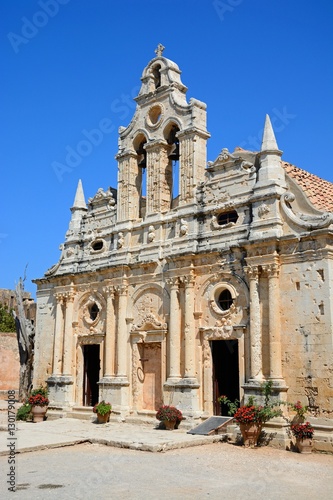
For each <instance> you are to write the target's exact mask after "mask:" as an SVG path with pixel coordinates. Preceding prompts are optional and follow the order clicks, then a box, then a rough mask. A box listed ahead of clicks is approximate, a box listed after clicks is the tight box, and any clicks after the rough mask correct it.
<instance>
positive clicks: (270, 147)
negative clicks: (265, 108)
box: [261, 115, 279, 151]
mask: <svg viewBox="0 0 333 500" xmlns="http://www.w3.org/2000/svg"><path fill="white" fill-rule="evenodd" d="M261 151H279V148H278V145H277V143H276V139H275V135H274V131H273V127H272V124H271V120H270V118H269V115H266V120H265V127H264V133H263V136H262V143H261Z"/></svg>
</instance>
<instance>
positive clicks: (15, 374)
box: [0, 333, 20, 399]
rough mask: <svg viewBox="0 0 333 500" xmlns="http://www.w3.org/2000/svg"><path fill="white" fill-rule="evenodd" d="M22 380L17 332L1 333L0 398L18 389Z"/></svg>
mask: <svg viewBox="0 0 333 500" xmlns="http://www.w3.org/2000/svg"><path fill="white" fill-rule="evenodd" d="M19 382H20V358H19V352H18V345H17V338H16V333H0V399H5V398H6V397H7V391H8V390H18V389H19Z"/></svg>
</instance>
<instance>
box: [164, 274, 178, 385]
mask: <svg viewBox="0 0 333 500" xmlns="http://www.w3.org/2000/svg"><path fill="white" fill-rule="evenodd" d="M168 284H169V285H170V320H169V332H168V339H169V346H168V347H169V376H168V381H167V382H168V383H170V384H172V383H174V382H177V381H179V380H180V330H181V325H180V308H179V297H178V295H179V280H178V278H171V279H169V280H168Z"/></svg>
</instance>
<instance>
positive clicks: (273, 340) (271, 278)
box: [265, 264, 282, 379]
mask: <svg viewBox="0 0 333 500" xmlns="http://www.w3.org/2000/svg"><path fill="white" fill-rule="evenodd" d="M265 271H267V274H268V307H269V316H268V318H269V366H270V370H269V371H270V373H269V377H270V378H271V379H282V361H281V334H280V329H281V326H280V287H279V267H278V265H277V264H271V265H268V266H265Z"/></svg>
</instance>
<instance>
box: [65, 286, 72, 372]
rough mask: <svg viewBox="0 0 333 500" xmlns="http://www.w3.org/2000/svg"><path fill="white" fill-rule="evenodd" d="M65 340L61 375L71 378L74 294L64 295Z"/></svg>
mask: <svg viewBox="0 0 333 500" xmlns="http://www.w3.org/2000/svg"><path fill="white" fill-rule="evenodd" d="M65 305H66V309H65V338H64V364H63V375H65V376H72V371H73V327H72V322H73V305H74V294H73V293H71V292H68V293H66V294H65Z"/></svg>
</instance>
